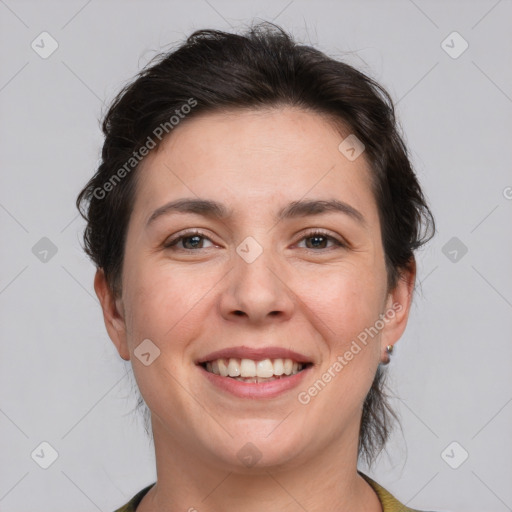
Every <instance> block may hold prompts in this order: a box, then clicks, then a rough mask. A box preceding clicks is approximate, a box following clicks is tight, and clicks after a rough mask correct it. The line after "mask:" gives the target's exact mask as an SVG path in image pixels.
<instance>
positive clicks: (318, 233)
mask: <svg viewBox="0 0 512 512" xmlns="http://www.w3.org/2000/svg"><path fill="white" fill-rule="evenodd" d="M194 236H199V237H201V238H205V239H207V240H209V241H210V242H212V243H213V241H212V240H211V239H210V238H209V237H208V236H206V234H205V233H203V232H202V231H199V230H192V231H187V232H185V233H183V234H181V235H180V236H178V237H176V238H174V239H172V240H169V242H167V243H165V244H164V248H166V249H170V248H173V247H174V246H175V245H176V244H177V243H178V242H181V241H182V240H184V239H186V238H192V237H194ZM315 237H322V238H326V239H328V240H330V241H332V242H334V243H335V244H336V245H337V246H338V247H340V248H346V247H347V244H345V243H343V242H341V241H340V240H338V239H337V238H334V237H333V236H331V235H329V234H328V233H327V232H326V231H323V230H321V229H315V230H312V231H309V232H307V233H306V234H304V235H303V236H302V238H301V239H300V240H299V241H300V242H302V240H305V239H307V238H315ZM322 249H323V250H324V251H326V250H329V248H322ZM322 249H320V250H322ZM331 249H332V248H331ZM173 250H180V251H187V252H194V251H196V250H199V249H173ZM306 250H308V251H313V252H318V251H319V249H309V248H306Z"/></svg>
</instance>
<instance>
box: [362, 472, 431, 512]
mask: <svg viewBox="0 0 512 512" xmlns="http://www.w3.org/2000/svg"><path fill="white" fill-rule="evenodd" d="M358 473H359V474H360V475H361V476H362V477H363V478H364V479H365V480H366V481H367V482H368V483H369V484H370V486H371V487H372V489H373V490H374V491H375V493H376V494H377V496H378V497H379V500H380V503H381V505H382V510H383V512H422V511H421V510H416V509H413V508H409V507H407V506H406V505H404V504H403V503H401V502H400V501H398V500H397V499H396V498H395V497H394V496H393V495H392V494H391V493H390V492H389V491H387V490H386V489H384V487H382V486H381V485H379V484H378V483H377V482H375V481H374V480H372V479H371V478H370V477H369V476H367V475H365V474H364V473H361V472H360V471H359V472H358ZM425 512H426V511H425Z"/></svg>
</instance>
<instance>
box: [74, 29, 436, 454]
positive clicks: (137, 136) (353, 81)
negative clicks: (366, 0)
mask: <svg viewBox="0 0 512 512" xmlns="http://www.w3.org/2000/svg"><path fill="white" fill-rule="evenodd" d="M186 105H188V107H187V108H185V106H186ZM281 106H291V107H296V108H299V109H303V110H306V111H311V112H314V113H318V114H321V115H324V116H325V117H326V119H328V120H330V121H331V122H334V124H335V125H336V126H338V127H339V130H340V135H342V136H346V135H347V134H353V135H355V136H356V137H357V139H359V140H360V141H361V142H362V143H363V144H364V147H365V151H364V157H365V158H366V161H367V163H368V165H369V169H370V176H371V187H372V192H373V195H374V197H375V201H376V205H377V209H378V213H379V219H380V225H381V236H382V243H383V249H384V254H385V263H386V270H387V277H388V283H387V284H388V290H392V289H393V288H394V287H395V286H396V284H397V282H398V279H399V278H400V276H401V273H402V271H404V270H407V269H411V268H412V266H414V264H415V258H414V251H415V250H416V249H417V248H419V247H420V246H422V245H423V244H424V243H426V242H427V241H428V240H430V239H431V238H432V236H433V235H434V233H435V224H434V218H433V215H432V213H431V211H430V209H429V207H428V205H427V202H426V199H425V197H424V195H423V192H422V190H421V187H420V185H419V182H418V180H417V177H416V175H415V172H414V171H413V168H412V165H411V162H410V160H409V156H408V151H407V148H406V145H405V143H404V141H403V139H402V137H401V135H400V133H399V130H398V123H397V120H396V117H395V112H394V106H393V102H392V99H391V97H390V95H389V94H388V93H387V91H386V90H385V89H384V88H383V87H382V86H381V85H379V84H378V83H376V82H375V81H374V80H373V79H371V78H370V77H368V76H366V75H365V74H363V73H362V72H360V71H358V70H356V69H355V68H354V67H352V66H350V65H348V64H346V63H344V62H341V61H338V60H335V59H333V58H331V57H329V56H327V55H326V54H325V53H323V52H321V51H319V50H317V49H315V48H313V47H311V46H308V45H303V44H299V43H298V42H296V41H294V39H293V38H292V37H291V36H290V35H289V34H287V33H286V32H285V31H284V30H283V29H281V28H280V27H278V26H276V25H274V24H271V23H267V22H264V23H260V24H256V25H253V26H252V27H250V28H249V29H248V30H247V31H246V32H245V33H244V34H241V35H239V34H234V33H226V32H223V31H219V30H198V31H196V32H194V33H193V34H192V35H190V36H189V37H188V38H187V39H186V41H185V42H184V43H182V44H181V45H179V46H178V47H177V48H176V49H175V50H173V51H169V52H164V53H161V54H159V55H157V56H156V57H155V58H154V59H153V60H152V61H151V62H150V63H149V64H148V65H147V66H146V67H145V68H144V69H143V70H142V71H141V72H140V73H138V75H137V76H136V77H135V79H134V80H133V81H132V82H131V83H129V84H128V85H126V86H125V87H124V88H123V89H122V90H121V91H120V92H119V94H118V95H117V96H116V97H115V99H114V100H113V102H112V104H111V105H110V108H109V110H108V112H107V113H106V115H105V117H104V120H103V124H102V128H103V133H104V136H105V140H104V144H103V149H102V155H101V163H100V165H99V167H98V169H97V170H96V173H95V174H94V176H93V177H92V178H91V179H90V181H89V182H88V183H87V185H86V186H85V187H84V188H83V190H82V191H81V192H80V194H79V196H78V198H77V201H76V204H77V208H78V209H79V211H80V213H81V214H82V216H83V217H84V218H85V220H86V222H87V224H86V227H85V231H84V245H85V251H86V253H87V254H88V255H89V256H90V258H91V259H92V261H93V262H94V263H95V265H96V266H97V267H98V268H102V269H103V271H104V272H105V276H106V279H107V282H108V284H109V286H110V288H111V290H112V291H113V292H114V293H115V294H116V295H118V294H119V293H121V275H122V267H123V255H124V246H125V240H126V233H127V227H128V223H129V220H130V214H131V212H132V208H133V204H134V199H135V191H136V183H137V179H138V178H139V177H138V173H137V170H138V167H139V162H140V161H141V159H142V158H141V148H143V147H158V146H159V145H160V143H161V141H162V140H165V138H166V136H167V134H171V135H172V128H173V126H174V124H175V123H174V121H173V117H174V118H176V119H178V117H179V118H180V119H179V121H178V122H187V120H189V119H191V118H194V117H196V116H198V115H200V114H203V113H207V112H230V111H236V110H247V109H249V110H254V109H264V108H269V107H281ZM183 114H186V115H183ZM182 118H184V119H183V120H181V119H182ZM164 131H165V134H164V133H163V132H164ZM343 134H344V135H343ZM162 135H164V136H162ZM150 140H151V142H152V144H151V146H150V144H149V141H150ZM340 142H341V138H340ZM386 398H387V396H386V394H385V392H384V373H383V370H382V367H381V366H379V368H378V370H377V373H376V375H375V379H374V381H373V384H372V387H371V389H370V391H369V393H368V395H367V397H366V400H365V402H364V405H363V412H362V420H361V425H360V435H359V455H360V457H361V456H362V457H364V458H365V459H366V461H367V462H368V463H369V464H371V462H372V461H373V460H374V458H375V457H376V455H377V454H378V453H379V452H380V451H381V450H382V448H383V447H384V444H385V442H386V440H387V439H388V437H389V433H390V427H391V417H395V418H396V416H395V414H394V413H393V411H392V409H391V408H390V406H389V404H388V402H387V400H386Z"/></svg>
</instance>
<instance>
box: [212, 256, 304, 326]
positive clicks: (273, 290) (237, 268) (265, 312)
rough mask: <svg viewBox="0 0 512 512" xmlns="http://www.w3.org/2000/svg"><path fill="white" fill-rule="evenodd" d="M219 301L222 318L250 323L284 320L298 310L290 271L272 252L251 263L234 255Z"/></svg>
mask: <svg viewBox="0 0 512 512" xmlns="http://www.w3.org/2000/svg"><path fill="white" fill-rule="evenodd" d="M233 259H234V261H233V266H232V270H231V272H229V273H228V275H227V276H226V281H227V282H226V288H225V289H224V290H223V292H222V295H221V300H220V308H221V313H222V316H223V317H224V318H225V319H227V320H229V321H237V322H245V323H250V324H255V325H256V324H264V323H268V322H276V320H279V321H285V320H288V319H289V318H291V316H292V314H293V309H294V307H295V301H294V300H293V299H294V294H293V291H292V290H291V288H290V287H289V285H288V284H287V281H289V279H287V271H286V268H285V266H284V265H283V264H281V263H280V262H279V261H278V259H277V256H276V255H275V254H272V252H271V250H270V249H267V248H266V249H265V250H263V252H262V253H261V254H260V255H259V256H258V257H257V258H256V259H255V260H254V261H252V262H249V261H250V260H248V261H246V260H245V259H244V258H243V257H241V256H239V254H238V253H237V254H235V256H234V258H233Z"/></svg>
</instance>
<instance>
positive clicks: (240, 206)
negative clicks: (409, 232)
mask: <svg viewBox="0 0 512 512" xmlns="http://www.w3.org/2000/svg"><path fill="white" fill-rule="evenodd" d="M349 133H350V132H347V133H346V135H345V136H347V135H348V134H349ZM342 139H343V137H342V136H341V135H340V133H339V132H338V131H337V130H336V129H335V128H334V126H333V125H332V124H330V123H329V122H328V121H327V120H326V119H325V118H323V117H322V116H320V115H318V114H313V113H310V112H305V111H301V110H296V109H291V108H280V109H272V110H266V111H246V112H234V113H231V114H229V115H228V114H224V113H223V114H220V113H219V114H217V113H216V114H208V115H203V116H200V117H196V118H193V119H190V120H187V121H186V122H183V123H182V124H181V125H179V126H178V127H176V128H175V129H174V131H173V132H172V134H171V136H170V137H169V138H168V139H167V140H165V141H164V144H163V145H162V146H161V147H160V148H159V150H158V151H157V152H153V153H151V154H150V155H148V157H147V158H146V159H145V161H144V162H143V164H142V167H141V168H139V170H138V172H139V174H138V183H137V192H136V198H135V202H134V208H133V211H132V214H131V218H130V222H129V226H128V231H127V239H126V247H125V256H124V265H123V273H122V294H121V296H120V297H118V298H114V297H113V296H112V295H111V294H110V292H109V291H108V288H107V287H106V285H105V281H104V276H103V275H102V272H101V271H100V272H98V274H97V277H96V282H95V286H96V291H97V293H98V296H99V297H100V299H101V302H102V306H103V310H104V315H105V321H106V325H107V329H108V331H109V334H110V337H111V338H112V340H113V342H114V343H115V345H116V347H117V349H118V350H119V353H120V355H121V356H122V357H123V358H124V359H131V361H132V365H133V370H134V374H135V377H136V380H137V383H138V385H139V388H140V391H141V394H142V396H143V397H144V399H145V401H146V403H147V405H148V406H149V408H150V410H151V413H152V420H153V429H154V436H155V442H163V441H162V440H163V439H165V440H166V441H165V442H167V443H169V444H174V445H176V446H177V447H179V449H181V450H184V451H186V452H187V453H189V454H190V456H191V457H194V458H196V459H198V460H202V461H204V462H205V463H211V464H215V465H217V466H221V467H224V468H230V469H231V470H233V468H234V467H236V468H238V470H241V471H243V470H244V467H245V466H247V460H248V459H247V457H249V459H250V458H253V459H254V460H255V458H258V459H259V461H258V464H259V465H260V466H282V467H286V466H287V465H294V464H300V463H301V462H306V461H308V460H311V459H312V458H314V457H315V456H316V454H319V453H323V452H325V451H326V449H329V450H330V451H331V453H335V452H337V451H338V452H340V453H342V452H343V451H344V450H345V453H346V450H352V451H356V450H357V440H358V432H359V421H360V416H361V410H362V404H363V401H364V399H365V396H366V394H367V393H368V390H369V388H370V386H371V383H372V381H373V378H374V375H375V372H376V369H377V366H378V364H379V362H380V361H381V359H382V357H383V352H384V347H385V346H386V345H389V344H393V343H394V342H395V341H396V340H397V339H398V338H399V337H400V335H401V334H402V332H403V330H404V328H405V324H406V320H407V314H408V310H409V301H410V294H411V280H409V281H406V280H404V281H400V282H399V284H398V285H397V287H396V288H395V290H393V291H392V292H391V293H390V294H388V293H387V276H386V269H385V260H384V253H383V247H382V241H381V231H380V224H379V217H378V211H377V206H376V203H375V199H374V196H373V194H372V191H371V188H370V175H369V168H368V165H367V162H366V160H365V157H364V153H363V154H362V155H361V156H360V157H359V158H357V159H356V160H354V161H350V160H349V159H347V158H346V157H345V156H344V155H343V154H342V153H341V152H340V151H339V149H338V146H339V145H340V142H341V141H342ZM185 199H190V200H194V201H196V203H195V204H191V203H190V202H188V203H187V202H186V201H181V203H179V204H181V206H180V207H178V206H179V205H178V206H176V203H175V202H176V201H178V200H185ZM200 201H208V202H209V203H204V202H203V203H199V202H200ZM213 202H215V203H216V204H217V208H215V207H212V203H213ZM328 202H331V203H328ZM172 203H173V204H174V206H173V204H172ZM328 204H330V205H331V206H330V207H326V205H328ZM333 205H334V206H333ZM221 214H222V215H221ZM364 333H366V336H365V334H364ZM144 340H146V341H144ZM148 340H149V341H148ZM141 343H142V345H141ZM269 359H270V361H268V360H269ZM286 359H290V360H291V362H288V361H286ZM243 360H245V362H244V361H243ZM279 360H282V361H281V362H280V361H279ZM259 361H265V362H263V363H259ZM207 362H208V363H207ZM294 363H295V364H294ZM297 363H301V364H302V366H300V365H298V364H297ZM255 367H256V374H257V375H259V376H260V377H261V379H262V380H259V379H260V377H258V378H255V377H252V378H244V379H243V380H244V381H242V380H240V377H239V380H237V379H236V378H235V377H236V376H237V374H238V372H242V375H253V373H254V371H255ZM288 367H291V371H292V374H291V375H289V376H287V375H286V373H285V374H282V372H283V371H285V370H286V371H287V372H288V370H289V368H288ZM300 368H303V369H302V370H301V371H298V372H297V373H293V372H295V371H297V370H300ZM226 371H228V372H231V374H232V375H234V376H223V375H222V373H223V372H226ZM246 372H247V373H246ZM278 374H280V375H278ZM268 375H273V377H269V378H266V377H265V376H268ZM276 377H279V378H276ZM251 381H252V382H251ZM254 381H256V382H254ZM247 443H252V444H253V445H254V447H251V446H250V445H247ZM351 453H352V452H351Z"/></svg>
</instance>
